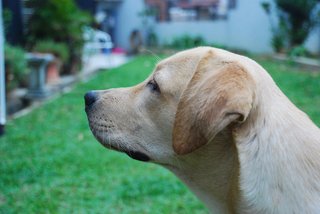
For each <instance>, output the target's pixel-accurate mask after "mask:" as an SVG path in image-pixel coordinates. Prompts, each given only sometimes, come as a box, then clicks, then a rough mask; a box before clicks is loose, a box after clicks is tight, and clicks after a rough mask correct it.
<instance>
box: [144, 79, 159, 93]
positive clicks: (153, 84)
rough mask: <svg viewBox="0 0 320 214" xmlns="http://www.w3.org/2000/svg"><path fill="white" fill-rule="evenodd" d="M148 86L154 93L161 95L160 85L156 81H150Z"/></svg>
mask: <svg viewBox="0 0 320 214" xmlns="http://www.w3.org/2000/svg"><path fill="white" fill-rule="evenodd" d="M147 86H148V87H149V88H150V89H151V91H152V92H157V93H160V88H159V85H158V84H157V82H156V81H154V80H150V81H149V82H148V83H147Z"/></svg>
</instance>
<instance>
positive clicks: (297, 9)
mask: <svg viewBox="0 0 320 214" xmlns="http://www.w3.org/2000/svg"><path fill="white" fill-rule="evenodd" d="M318 2H319V1H318V0H295V1H292V0H276V4H277V8H278V10H280V12H279V18H280V20H282V21H283V22H284V23H285V24H286V30H287V32H288V39H289V45H290V47H294V46H297V45H301V44H303V42H304V41H305V40H306V38H307V37H308V35H309V32H310V31H311V30H312V29H313V27H314V26H315V24H316V23H317V21H318V19H319V18H320V16H319V14H316V12H315V11H314V10H315V9H316V6H317V4H318Z"/></svg>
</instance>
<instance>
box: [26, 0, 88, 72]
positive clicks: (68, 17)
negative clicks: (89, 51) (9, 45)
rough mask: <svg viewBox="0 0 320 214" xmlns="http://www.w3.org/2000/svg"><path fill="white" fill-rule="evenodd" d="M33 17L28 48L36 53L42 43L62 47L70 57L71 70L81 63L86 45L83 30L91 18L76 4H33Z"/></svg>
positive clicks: (36, 0) (67, 0) (39, 0)
mask: <svg viewBox="0 0 320 214" xmlns="http://www.w3.org/2000/svg"><path fill="white" fill-rule="evenodd" d="M30 4H31V5H32V7H33V8H34V13H33V15H32V16H31V17H30V21H29V24H28V27H27V29H28V34H27V35H28V38H27V41H28V44H27V45H28V47H29V48H30V49H33V46H35V45H36V43H37V41H39V40H52V41H54V42H58V43H63V44H65V45H66V46H67V47H68V52H69V53H70V58H69V63H68V64H69V66H68V70H70V69H71V68H72V66H73V65H72V64H74V63H75V62H77V61H80V56H81V51H82V46H83V43H84V40H83V32H82V29H83V27H84V26H86V25H89V24H90V23H91V17H90V16H89V15H88V14H87V13H85V12H82V11H81V10H80V9H78V8H77V6H76V4H75V3H74V1H73V0H46V1H43V0H31V1H30Z"/></svg>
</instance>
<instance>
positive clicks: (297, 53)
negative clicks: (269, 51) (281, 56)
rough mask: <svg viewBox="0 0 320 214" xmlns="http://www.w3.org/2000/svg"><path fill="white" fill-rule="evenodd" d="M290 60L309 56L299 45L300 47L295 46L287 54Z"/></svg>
mask: <svg viewBox="0 0 320 214" xmlns="http://www.w3.org/2000/svg"><path fill="white" fill-rule="evenodd" d="M288 55H289V57H290V58H294V57H306V56H308V55H309V53H308V51H307V49H306V48H305V47H304V46H302V45H300V46H296V47H294V48H292V49H291V50H290V51H289V53H288Z"/></svg>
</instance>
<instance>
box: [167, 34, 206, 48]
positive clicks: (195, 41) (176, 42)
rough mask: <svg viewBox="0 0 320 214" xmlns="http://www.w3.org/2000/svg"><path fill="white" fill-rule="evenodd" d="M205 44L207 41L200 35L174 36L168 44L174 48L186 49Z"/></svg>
mask: <svg viewBox="0 0 320 214" xmlns="http://www.w3.org/2000/svg"><path fill="white" fill-rule="evenodd" d="M206 44H207V42H206V41H205V40H204V39H203V38H202V37H201V36H197V37H191V36H189V35H184V36H180V37H176V38H174V39H173V41H172V42H171V44H170V45H169V46H170V47H172V48H176V49H188V48H193V47H197V46H203V45H206Z"/></svg>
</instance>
